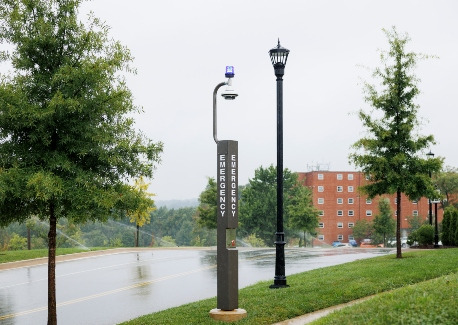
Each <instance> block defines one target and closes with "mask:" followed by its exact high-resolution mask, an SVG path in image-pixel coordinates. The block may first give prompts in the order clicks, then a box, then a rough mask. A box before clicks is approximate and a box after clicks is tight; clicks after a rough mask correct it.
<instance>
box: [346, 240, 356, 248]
mask: <svg viewBox="0 0 458 325" xmlns="http://www.w3.org/2000/svg"><path fill="white" fill-rule="evenodd" d="M348 243H349V244H350V245H351V246H353V247H358V243H357V242H356V240H354V239H350V240H349V241H348Z"/></svg>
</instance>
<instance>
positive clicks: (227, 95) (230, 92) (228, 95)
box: [221, 86, 238, 100]
mask: <svg viewBox="0 0 458 325" xmlns="http://www.w3.org/2000/svg"><path fill="white" fill-rule="evenodd" d="M221 96H223V97H224V99H229V100H233V99H235V97H237V96H238V94H237V93H236V92H235V90H234V89H233V88H232V87H229V86H228V87H227V88H226V89H225V90H224V91H223V92H222V94H221Z"/></svg>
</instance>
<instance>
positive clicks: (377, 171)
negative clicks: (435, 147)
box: [349, 28, 442, 258]
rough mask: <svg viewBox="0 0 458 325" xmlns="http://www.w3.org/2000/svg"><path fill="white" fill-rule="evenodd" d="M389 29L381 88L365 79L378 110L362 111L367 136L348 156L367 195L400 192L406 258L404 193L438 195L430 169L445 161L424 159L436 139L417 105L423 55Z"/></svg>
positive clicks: (398, 248)
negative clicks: (424, 132) (364, 179)
mask: <svg viewBox="0 0 458 325" xmlns="http://www.w3.org/2000/svg"><path fill="white" fill-rule="evenodd" d="M384 32H385V34H386V36H387V38H388V42H389V45H390V49H389V50H388V51H387V52H383V53H382V55H381V59H382V63H383V66H382V67H381V68H377V69H375V72H374V75H373V76H374V78H376V79H377V80H380V87H376V86H375V85H371V84H369V83H365V90H366V97H365V100H366V102H368V103H369V104H370V105H371V106H372V107H373V109H374V110H375V111H376V112H373V111H370V112H364V111H363V110H361V111H360V112H359V118H360V119H361V121H362V123H363V125H364V126H365V127H366V128H367V130H368V135H367V136H366V137H363V138H361V139H360V140H358V141H357V142H356V143H355V144H354V145H353V148H354V149H355V150H356V151H355V152H354V153H352V154H350V156H349V158H350V161H352V162H353V163H354V164H355V165H356V166H357V167H360V168H361V169H362V171H363V172H364V173H365V174H366V175H367V176H369V177H370V180H371V182H370V183H368V184H367V185H365V186H362V188H361V190H362V191H363V193H365V194H367V195H368V196H369V197H370V198H373V197H375V196H377V195H382V194H393V193H396V198H397V202H398V204H397V218H396V243H397V244H396V257H397V258H402V252H401V216H402V211H401V193H404V194H405V195H407V197H408V198H409V199H411V200H415V199H417V198H419V197H423V196H426V197H433V193H434V186H433V184H432V182H431V179H430V177H429V172H432V173H435V172H438V171H439V170H440V169H441V166H442V159H441V158H432V159H426V158H420V157H422V156H424V155H423V154H421V153H422V151H424V150H425V149H426V148H428V146H429V145H430V144H432V143H434V137H433V136H432V135H428V136H421V135H418V130H417V128H418V125H419V123H418V119H417V111H418V105H417V104H415V102H414V99H415V97H416V96H417V95H418V93H419V89H418V87H417V83H418V80H417V79H416V77H415V75H414V74H413V72H412V70H414V68H415V66H416V62H417V60H418V59H419V58H423V57H424V56H421V55H419V54H416V53H414V52H407V51H406V44H407V43H408V41H409V40H410V39H409V37H408V36H407V35H399V34H398V33H397V31H396V29H395V28H393V29H392V30H391V31H387V30H384Z"/></svg>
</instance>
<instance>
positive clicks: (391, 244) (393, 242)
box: [387, 237, 409, 248]
mask: <svg viewBox="0 0 458 325" xmlns="http://www.w3.org/2000/svg"><path fill="white" fill-rule="evenodd" d="M387 244H388V245H387V246H389V247H396V238H393V239H391V240H389V241H388V243H387ZM401 247H402V248H407V247H409V244H407V237H401Z"/></svg>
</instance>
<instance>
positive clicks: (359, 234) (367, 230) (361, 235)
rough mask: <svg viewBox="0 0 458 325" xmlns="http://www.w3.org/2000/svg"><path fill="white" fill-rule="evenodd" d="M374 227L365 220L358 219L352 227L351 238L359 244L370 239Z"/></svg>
mask: <svg viewBox="0 0 458 325" xmlns="http://www.w3.org/2000/svg"><path fill="white" fill-rule="evenodd" d="M373 232H374V227H373V225H372V223H371V222H369V221H367V220H366V219H360V220H357V221H356V222H355V226H354V227H353V237H354V238H355V240H356V241H357V242H361V241H362V240H363V239H370V238H372V234H373Z"/></svg>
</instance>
